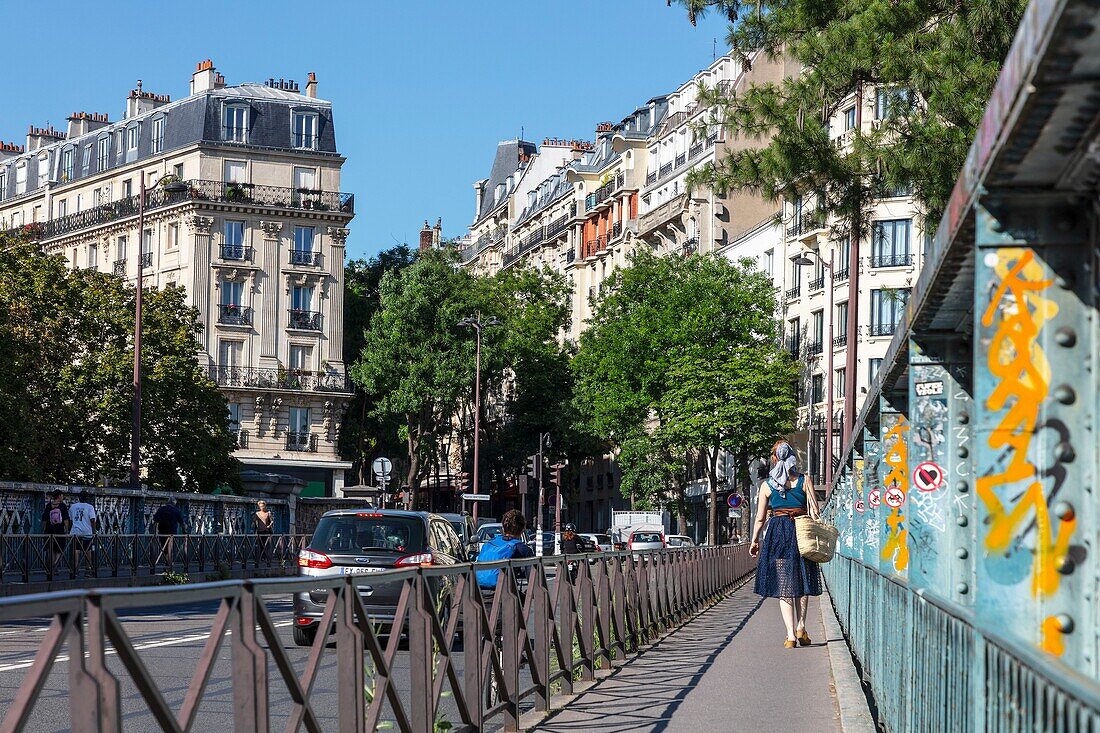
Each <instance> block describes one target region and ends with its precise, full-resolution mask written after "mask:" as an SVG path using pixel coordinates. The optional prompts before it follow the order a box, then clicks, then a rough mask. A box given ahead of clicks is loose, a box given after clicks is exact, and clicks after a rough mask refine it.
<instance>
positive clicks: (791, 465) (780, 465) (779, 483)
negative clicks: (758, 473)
mask: <svg viewBox="0 0 1100 733" xmlns="http://www.w3.org/2000/svg"><path fill="white" fill-rule="evenodd" d="M775 458H776V460H775V465H774V466H772V469H771V471H769V472H768V480H769V481H770V482H771V485H772V489H773V490H774V491H776V492H778V493H779V495H780V496H781V497H784V498H786V496H787V482H788V481H789V480H790V478H791V476H792V475H794V476H797V475H798V473H799V470H798V454H796V453H795V452H794V448H792V447H791V444H790V443H788V442H787V441H782V442H781V443H780V444H779V445H777V446H776V447H775Z"/></svg>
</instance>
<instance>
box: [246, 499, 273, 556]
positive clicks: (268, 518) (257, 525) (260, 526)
mask: <svg viewBox="0 0 1100 733" xmlns="http://www.w3.org/2000/svg"><path fill="white" fill-rule="evenodd" d="M252 530H253V531H254V532H255V533H256V543H257V546H256V551H257V552H258V553H259V555H258V558H257V559H260V558H262V559H263V560H265V561H266V560H267V559H268V558H269V556H270V552H271V535H272V534H274V532H275V515H273V514H272V513H271V510H270V509H268V508H267V502H266V501H264V500H263V499H260V500H259V501H258V502H256V513H255V514H253V515H252Z"/></svg>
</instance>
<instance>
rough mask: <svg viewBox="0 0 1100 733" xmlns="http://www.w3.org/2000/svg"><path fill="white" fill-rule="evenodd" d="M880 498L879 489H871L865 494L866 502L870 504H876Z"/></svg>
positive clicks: (880, 492)
mask: <svg viewBox="0 0 1100 733" xmlns="http://www.w3.org/2000/svg"><path fill="white" fill-rule="evenodd" d="M881 498H882V491H880V490H879V489H871V491H870V492H868V494H867V503H868V504H870V505H871V506H878V505H879V500H880V499H881Z"/></svg>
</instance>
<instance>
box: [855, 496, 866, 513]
mask: <svg viewBox="0 0 1100 733" xmlns="http://www.w3.org/2000/svg"><path fill="white" fill-rule="evenodd" d="M866 508H867V505H866V504H864V503H863V499H859V500H858V501H856V511H857V512H859V513H860V514H863V510H864V509H866Z"/></svg>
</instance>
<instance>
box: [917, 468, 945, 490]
mask: <svg viewBox="0 0 1100 733" xmlns="http://www.w3.org/2000/svg"><path fill="white" fill-rule="evenodd" d="M913 485H914V486H916V487H917V488H918V489H920V490H921V491H935V490H936V489H938V488H940V487H941V486H943V469H942V468H941V467H940V466H939V464H936V463H933V462H932V461H925V462H924V463H920V464H917V467H916V468H914V469H913Z"/></svg>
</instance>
